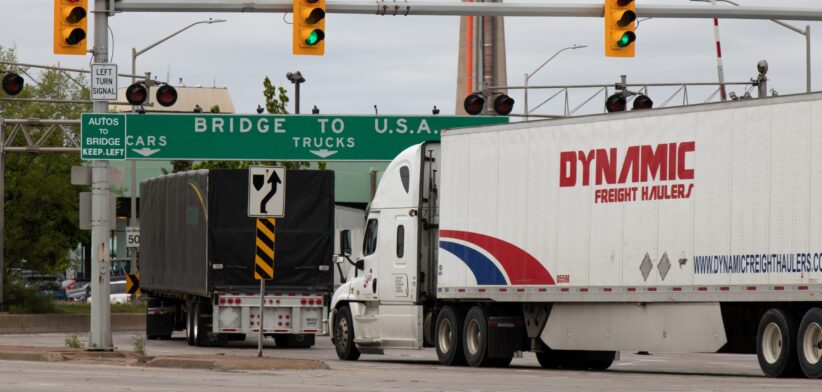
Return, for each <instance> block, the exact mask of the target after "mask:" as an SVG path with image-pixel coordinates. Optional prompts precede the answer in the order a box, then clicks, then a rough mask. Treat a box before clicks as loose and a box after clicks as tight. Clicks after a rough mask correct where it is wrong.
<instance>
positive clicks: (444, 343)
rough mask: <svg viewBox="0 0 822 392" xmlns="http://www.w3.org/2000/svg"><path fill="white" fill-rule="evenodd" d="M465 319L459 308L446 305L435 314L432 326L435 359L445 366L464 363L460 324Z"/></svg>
mask: <svg viewBox="0 0 822 392" xmlns="http://www.w3.org/2000/svg"><path fill="white" fill-rule="evenodd" d="M464 321H465V316H464V313H463V312H462V310H461V309H459V308H456V307H452V306H446V307H444V308H442V310H440V312H439V314H437V323H436V326H435V327H434V346H436V349H437V359H439V361H440V364H442V365H445V366H462V365H465V363H466V361H465V352H464V351H463V349H462V325H463V323H464Z"/></svg>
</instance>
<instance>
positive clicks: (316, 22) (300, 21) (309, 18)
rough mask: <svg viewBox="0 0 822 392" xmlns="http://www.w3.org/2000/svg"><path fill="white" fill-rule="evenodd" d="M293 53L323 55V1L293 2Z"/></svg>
mask: <svg viewBox="0 0 822 392" xmlns="http://www.w3.org/2000/svg"><path fill="white" fill-rule="evenodd" d="M293 12H294V23H293V25H294V33H293V38H292V39H293V53H294V54H304V55H316V56H322V55H323V54H325V0H294V7H293Z"/></svg>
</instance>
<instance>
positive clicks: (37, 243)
mask: <svg viewBox="0 0 822 392" xmlns="http://www.w3.org/2000/svg"><path fill="white" fill-rule="evenodd" d="M0 59H2V60H3V61H9V62H16V55H15V48H5V47H2V46H0ZM22 71H27V72H28V70H25V69H23V70H20V73H21V75H24V74H25V73H22ZM30 73H31V74H33V73H32V72H30ZM35 75H36V76H37V78H36V80H35V81H34V83H31V80H30V79H27V80H26V85H25V88H24V89H23V92H21V93H20V95H18V97H21V98H32V97H37V98H46V99H74V100H79V99H85V100H87V99H89V91H88V88H86V87H85V86H86V85H87V79H86V78H85V77H84V76H68V75H67V74H65V73H62V72H59V71H56V70H48V71H44V72H42V73H40V74H35ZM33 76H34V75H33ZM2 94H3V93H2V92H1V91H0V95H2ZM89 109H90V105H89V104H81V105H77V104H50V103H24V102H20V103H6V102H3V103H0V117H3V118H6V119H14V118H40V119H78V118H79V117H80V113H82V112H84V111H88V110H89ZM29 130H31V132H32V136H33V137H35V138H40V137H42V136H44V135H45V132H46V128H45V127H44V128H39V129H38V128H32V127H29ZM69 131H70V132H71V135H69V137H71V138H74V139H75V140H76V139H79V136H80V135H79V131H80V130H79V129H73V130H69ZM12 143H14V144H16V145H22V144H24V143H25V141H24V139H23V135H21V134H18V136H17V139H15V140H14V141H13V142H12ZM67 145H68V140H66V137H65V136H64V133H63V132H61V131H58V132H53V133H51V134H50V135H48V137H47V139H46V141H45V143H44V146H49V147H63V146H67ZM5 159H6V169H5V195H3V196H4V198H5V222H4V225H5V238H4V240H5V242H4V251H3V256H4V257H3V260H4V269H5V271H4V274H3V276H4V277H8V276H9V271H11V270H12V269H16V268H22V267H25V268H27V269H32V270H37V271H41V272H54V273H57V272H61V271H63V270H65V269H66V268H67V267H68V265H69V259H68V257H69V251H70V250H72V249H74V248H76V247H77V244H78V243H82V242H88V238H89V233H88V232H86V231H83V230H80V228H79V227H78V221H79V212H78V209H79V206H78V199H79V196H78V194H79V192H80V191H82V190H84V187H80V186H75V185H72V184H71V181H70V178H71V167H72V166H76V165H80V164H81V163H82V161H81V159H80V156H79V154H32V153H6V157H5ZM86 188H87V187H86ZM24 262H25V263H24ZM7 280H8V279H7Z"/></svg>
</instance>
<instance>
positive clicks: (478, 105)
mask: <svg viewBox="0 0 822 392" xmlns="http://www.w3.org/2000/svg"><path fill="white" fill-rule="evenodd" d="M463 107H464V108H465V112H466V113H468V114H470V115H472V116H476V115H477V114H480V113H482V108H483V107H485V98H483V97H482V95H480V94H479V93H473V94H471V95H469V96H467V97H465V101H464V102H463Z"/></svg>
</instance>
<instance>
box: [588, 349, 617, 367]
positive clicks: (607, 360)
mask: <svg viewBox="0 0 822 392" xmlns="http://www.w3.org/2000/svg"><path fill="white" fill-rule="evenodd" d="M614 358H616V351H588V352H587V356H586V358H585V366H586V367H587V368H588V369H591V370H606V369H608V368H609V367H611V365H612V364H613V363H614Z"/></svg>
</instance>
